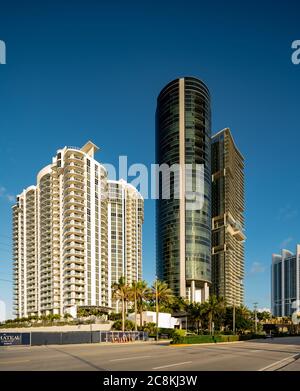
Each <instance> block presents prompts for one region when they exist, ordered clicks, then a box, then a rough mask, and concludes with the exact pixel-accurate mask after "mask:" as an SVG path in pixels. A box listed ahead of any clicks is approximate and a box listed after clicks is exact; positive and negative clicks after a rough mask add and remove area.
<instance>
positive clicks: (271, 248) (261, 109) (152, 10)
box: [0, 0, 300, 315]
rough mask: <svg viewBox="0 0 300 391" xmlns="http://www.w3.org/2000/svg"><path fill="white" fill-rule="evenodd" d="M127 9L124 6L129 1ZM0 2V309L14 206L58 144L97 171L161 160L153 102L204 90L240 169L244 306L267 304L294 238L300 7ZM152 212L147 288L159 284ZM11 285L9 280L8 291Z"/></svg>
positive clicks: (8, 294)
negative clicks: (176, 83)
mask: <svg viewBox="0 0 300 391" xmlns="http://www.w3.org/2000/svg"><path fill="white" fill-rule="evenodd" d="M125 3H126V4H125ZM281 3H282V4H277V2H273V1H257V2H255V1H252V2H249V3H248V4H237V2H231V1H226V2H225V1H224V2H220V1H211V2H207V1H203V2H200V1H190V0H186V1H184V2H183V1H181V2H179V1H174V0H173V1H169V0H166V1H163V2H162V1H151V2H150V1H143V2H141V1H130V0H128V1H126V2H124V1H121V0H120V1H110V2H104V1H103V2H102V1H96V0H95V1H92V0H87V1H76V0H75V1H64V0H61V1H58V0H55V1H51V2H50V1H48V2H47V1H44V2H40V3H38V2H36V1H26V3H25V2H21V1H20V2H16V1H9V2H8V1H3V2H2V3H1V13H0V40H4V41H5V42H6V46H7V64H6V65H0V151H1V153H0V167H1V169H0V262H1V263H0V299H2V300H4V301H5V302H6V303H7V307H8V310H9V311H8V315H10V311H11V304H12V283H11V282H9V281H11V280H12V260H11V230H12V228H11V206H12V199H13V196H14V195H16V194H17V193H19V192H21V191H22V189H23V188H25V187H27V186H29V185H30V184H34V183H35V181H36V174H37V172H38V171H39V170H40V169H41V168H42V167H43V166H45V165H46V164H48V163H49V162H50V160H51V158H52V156H53V155H54V154H55V152H56V150H57V149H58V148H60V147H63V146H64V145H77V146H81V145H83V144H84V143H85V142H86V141H87V140H89V139H91V140H93V141H94V142H95V143H96V144H97V145H99V146H100V148H101V151H100V152H99V153H98V155H97V159H98V160H99V161H102V162H105V163H113V164H117V159H118V156H119V155H127V156H128V162H129V164H131V163H136V162H139V163H144V164H146V165H150V164H151V163H153V162H154V112H155V105H156V96H157V94H158V93H159V91H160V89H161V88H162V87H163V86H164V85H165V84H166V83H167V82H169V81H170V80H172V79H174V78H177V77H180V76H186V75H193V76H196V77H199V78H201V79H203V80H204V81H205V82H206V84H207V85H208V87H209V89H210V91H211V95H212V120H213V121H212V129H213V132H217V131H218V130H220V129H222V128H224V127H230V128H231V130H232V133H233V135H234V138H235V140H236V143H237V145H238V147H239V148H240V150H241V152H242V154H243V155H244V157H245V162H246V168H245V178H246V235H247V242H246V268H245V288H246V296H245V299H246V300H245V301H246V304H247V305H249V306H252V303H253V302H254V301H257V302H258V303H259V304H258V305H259V307H270V273H269V272H270V261H271V254H272V253H273V252H278V251H279V250H280V248H281V247H282V246H285V247H288V248H290V249H291V250H293V249H294V247H295V244H296V243H297V242H300V235H299V224H298V221H299V217H300V209H299V194H300V184H299V159H298V156H299V152H298V148H299V147H298V145H299V141H300V136H299V130H300V120H299V97H300V65H298V66H297V65H293V64H292V62H291V54H292V49H291V43H292V41H294V40H296V39H300V31H299V20H298V18H299V11H300V6H299V3H298V2H297V1H285V2H281ZM154 213H155V209H154V201H150V200H147V201H146V202H145V224H144V261H143V264H144V277H145V278H146V279H147V280H149V281H151V280H152V279H153V278H154V275H155V267H154V264H155V242H154V240H155V231H154ZM4 280H7V281H4Z"/></svg>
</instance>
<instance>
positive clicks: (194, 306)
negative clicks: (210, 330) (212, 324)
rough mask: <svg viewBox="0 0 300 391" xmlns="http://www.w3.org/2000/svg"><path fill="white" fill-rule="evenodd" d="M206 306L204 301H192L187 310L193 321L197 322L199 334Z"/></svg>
mask: <svg viewBox="0 0 300 391" xmlns="http://www.w3.org/2000/svg"><path fill="white" fill-rule="evenodd" d="M205 310H206V308H205V306H204V305H203V303H191V304H189V305H188V307H187V312H188V314H189V317H190V318H191V320H192V321H193V322H195V323H196V324H197V334H199V330H200V327H201V323H202V319H203V315H204V314H205Z"/></svg>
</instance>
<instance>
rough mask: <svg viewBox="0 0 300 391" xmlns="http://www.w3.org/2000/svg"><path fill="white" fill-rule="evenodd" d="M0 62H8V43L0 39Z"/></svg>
mask: <svg viewBox="0 0 300 391" xmlns="http://www.w3.org/2000/svg"><path fill="white" fill-rule="evenodd" d="M0 64H2V65H4V64H6V45H5V42H4V41H1V40H0Z"/></svg>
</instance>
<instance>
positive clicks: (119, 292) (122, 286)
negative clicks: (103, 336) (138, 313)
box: [112, 276, 131, 331]
mask: <svg viewBox="0 0 300 391" xmlns="http://www.w3.org/2000/svg"><path fill="white" fill-rule="evenodd" d="M130 294H131V292H130V287H129V286H128V285H127V284H126V281H125V277H124V276H122V277H120V278H119V281H118V282H115V283H114V284H113V285H112V297H113V298H114V299H116V300H121V302H122V331H125V305H126V302H127V301H128V300H129V299H130Z"/></svg>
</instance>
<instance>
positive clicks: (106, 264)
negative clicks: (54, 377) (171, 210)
mask: <svg viewBox="0 0 300 391" xmlns="http://www.w3.org/2000/svg"><path fill="white" fill-rule="evenodd" d="M97 150H98V147H97V146H96V145H95V144H93V143H92V142H88V143H87V144H85V145H84V146H83V147H82V148H81V149H80V148H77V147H64V148H63V149H60V150H58V151H57V154H56V156H55V157H54V158H53V160H52V164H49V165H48V166H46V167H45V168H43V169H42V170H41V171H40V172H39V174H38V176H37V185H36V186H30V187H28V188H27V189H25V190H24V191H23V192H22V193H21V194H20V195H18V196H17V203H16V205H14V206H13V245H14V254H13V257H14V284H15V289H14V293H15V297H14V305H15V314H16V316H18V317H23V316H28V315H34V314H38V315H41V314H51V313H52V314H60V315H63V314H64V313H65V312H66V311H67V309H68V308H70V307H72V306H74V305H77V306H102V307H110V306H111V304H112V300H111V289H110V288H111V283H112V282H114V277H113V276H114V275H116V272H115V270H114V267H115V263H114V262H112V257H111V254H112V252H113V251H114V249H115V247H114V241H115V237H114V232H113V230H112V229H111V227H112V221H113V224H114V221H115V219H112V215H111V210H112V206H111V205H112V203H113V201H112V200H110V201H108V197H107V190H108V186H109V185H108V180H107V171H106V169H105V167H104V166H103V165H101V164H100V163H98V162H97V161H96V160H95V159H94V154H95V152H96V151H97ZM120 183H121V184H120V186H121V187H122V188H127V186H129V185H127V184H126V183H125V182H123V181H122V182H120ZM116 184H118V182H116ZM134 190H135V189H134ZM125 193H126V195H128V194H127V193H128V192H127V191H126V192H125ZM125 193H124V196H125ZM131 196H132V197H133V198H134V199H136V198H137V199H138V200H139V201H138V203H137V205H138V206H137V208H138V213H137V211H136V210H133V211H131V208H130V205H131V204H134V201H132V202H131V201H130V200H128V202H125V201H122V203H123V202H124V205H125V203H126V205H127V207H126V208H125V206H124V211H126V213H125V214H124V216H126V218H123V217H122V218H120V219H121V220H122V222H121V223H120V224H121V225H122V227H123V228H122V229H123V231H124V232H125V231H126V230H127V229H128V230H130V233H131V235H132V237H131V238H130V239H129V240H128V243H127V242H125V241H123V242H122V245H121V246H120V252H121V253H122V254H123V259H122V262H123V265H125V266H126V270H125V269H122V270H121V271H122V272H123V271H126V276H127V278H128V280H130V281H131V280H134V279H138V278H141V273H140V271H141V263H142V252H141V235H142V229H141V227H142V223H143V199H142V198H141V196H140V195H139V193H138V192H137V191H136V190H135V192H134V191H133V190H132V191H131V192H130V194H129V195H128V198H130V197H131ZM131 212H132V215H131ZM116 224H119V216H116ZM133 226H134V227H135V228H136V229H132V227H133ZM135 234H136V235H137V237H136V236H135ZM125 237H126V236H125V235H124V238H125ZM124 240H125V239H124ZM129 249H130V250H129ZM131 254H134V256H135V258H134V262H135V263H134V264H135V265H137V268H135V267H134V266H131V262H132V257H131ZM137 270H138V272H137ZM131 273H132V274H131Z"/></svg>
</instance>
